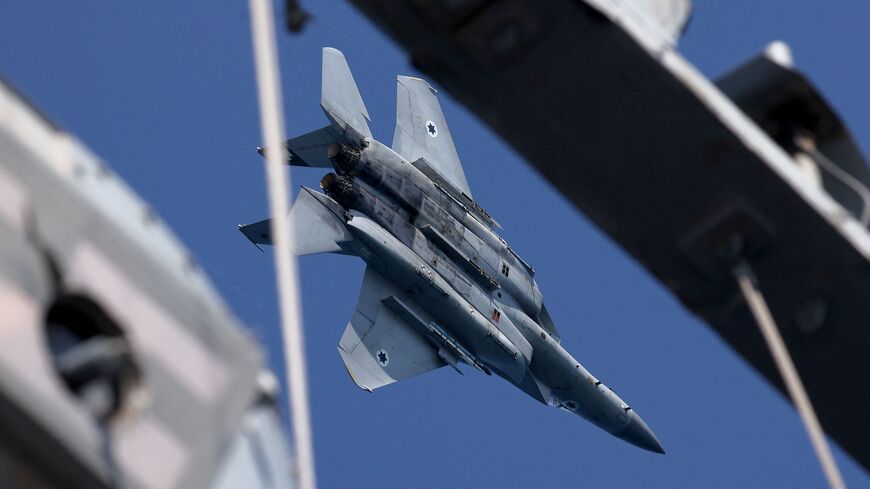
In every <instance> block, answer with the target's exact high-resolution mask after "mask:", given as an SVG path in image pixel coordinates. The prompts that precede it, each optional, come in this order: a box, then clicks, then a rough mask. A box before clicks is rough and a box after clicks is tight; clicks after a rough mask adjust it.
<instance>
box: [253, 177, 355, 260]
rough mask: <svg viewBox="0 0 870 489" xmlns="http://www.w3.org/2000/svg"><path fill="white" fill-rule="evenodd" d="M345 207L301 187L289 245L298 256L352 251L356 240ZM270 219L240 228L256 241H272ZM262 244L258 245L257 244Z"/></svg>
mask: <svg viewBox="0 0 870 489" xmlns="http://www.w3.org/2000/svg"><path fill="white" fill-rule="evenodd" d="M343 215H344V209H343V208H342V207H341V206H340V205H339V204H338V203H337V202H335V201H334V200H332V199H330V198H329V197H328V196H326V195H323V194H321V193H319V192H315V191H314V190H312V189H309V188H306V187H302V191H301V192H299V197H298V198H297V199H296V202H295V203H294V204H293V208H292V209H290V219H292V220H293V233H294V235H293V236H292V237H291V239H290V245H291V247H292V248H293V252H294V253H295V254H297V255H299V256H304V255H313V254H317V253H339V254H353V252H352V248H351V247H350V246H349V245H350V244H351V242H352V241H353V240H354V238H353V236H352V235H351V234H350V231H348V229H347V227H346V226H345V222H344V220H343V217H342V216H343ZM271 221H272V220H271V219H264V220H262V221H258V222H255V223H252V224H246V225H240V226H239V231H241V232H242V234H244V235H245V237H247V238H248V239H249V240H251V242H252V243H254V244H255V245H261V244H265V245H272V244H273V243H272V229H271V228H272V223H271ZM258 247H259V246H258Z"/></svg>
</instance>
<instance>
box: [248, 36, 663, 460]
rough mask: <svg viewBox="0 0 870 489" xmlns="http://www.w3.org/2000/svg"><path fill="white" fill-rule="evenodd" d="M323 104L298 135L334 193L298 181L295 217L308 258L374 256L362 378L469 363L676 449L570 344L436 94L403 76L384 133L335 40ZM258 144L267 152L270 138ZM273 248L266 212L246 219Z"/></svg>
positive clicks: (326, 65) (359, 357)
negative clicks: (389, 137) (471, 177)
mask: <svg viewBox="0 0 870 489" xmlns="http://www.w3.org/2000/svg"><path fill="white" fill-rule="evenodd" d="M322 77H323V78H322V93H321V101H320V105H321V107H322V108H323V110H324V112H325V113H326V116H327V118H328V119H329V125H327V126H325V127H323V128H321V129H318V130H316V131H313V132H310V133H307V134H304V135H302V136H299V137H296V138H293V139H290V140H288V141H287V142H286V149H287V152H286V157H287V162H288V164H290V165H293V166H305V167H316V168H329V169H331V170H332V171H331V172H330V173H327V174H326V176H324V177H323V179H322V180H321V182H320V187H321V189H322V190H323V192H318V191H316V190H314V189H311V188H305V187H303V189H302V190H301V191H300V193H299V196H298V197H297V199H296V202H295V203H294V205H293V207H292V209H291V211H290V215H291V218H292V220H293V223H294V224H293V229H294V236H291V240H290V241H291V243H292V245H293V247H294V251H295V253H296V254H298V255H300V256H301V255H310V254H316V253H339V254H345V255H354V256H358V257H360V258H362V259H363V260H364V261H365V262H366V265H367V267H366V271H365V275H364V278H363V283H362V289H361V291H360V294H359V298H358V300H357V305H356V310H355V312H354V314H353V317H352V318H351V320H350V323H349V324H348V325H347V329H345V331H344V334H343V335H342V337H341V340H340V341H339V345H338V351H339V354H340V355H341V358H342V360H343V361H344V365H345V367H346V368H347V371H348V373H349V374H350V376H351V378H352V379H353V381H354V382H355V383H356V385H357V386H359V387H360V388H362V389H364V390H366V391H369V392H371V391H374V390H376V389H378V388H380V387H383V386H385V385H388V384H392V383H394V382H397V381H400V380H402V379H407V378H409V377H412V376H415V375H418V374H422V373H424V372H428V371H430V370H434V369H436V368H439V367H443V366H445V365H449V366H451V367H453V368H454V369H456V370H457V371H459V372H460V373H462V372H461V371H460V368H459V364H460V363H465V364H468V365H470V366H472V367H474V368H476V369H477V370H480V371H481V372H483V373H485V374H487V375H492V374H496V375H498V376H499V377H502V378H504V379H505V380H507V381H508V382H510V383H512V384H514V385H515V386H517V387H518V388H520V389H521V390H522V391H523V392H525V393H526V394H528V395H529V396H531V397H533V398H534V399H536V400H538V401H540V402H541V403H544V404H548V405H551V406H556V407H558V408H560V409H563V410H565V411H568V412H571V413H574V414H577V415H579V416H581V417H583V418H585V419H587V420H588V421H590V422H592V423H593V424H595V425H596V426H598V427H600V428H601V429H603V430H605V431H607V432H608V433H611V434H613V435H615V436H617V437H619V438H621V439H623V440H625V441H628V442H629V443H632V444H634V445H637V446H639V447H641V448H644V449H646V450H650V451H653V452H657V453H664V450H663V449H662V446H661V444H660V443H659V441H658V439H657V438H656V436H655V435H654V434H653V432H652V431H651V430H650V429H649V427H648V426H647V425H646V423H644V421H643V420H642V419H641V417H640V416H639V415H638V414H637V413H636V412H635V411H634V410H633V409H631V407H629V405H628V404H626V403H625V402H624V401H623V400H622V399H620V397H619V396H617V395H616V394H615V393H614V392H613V391H612V390H611V389H610V388H608V387H607V386H606V385H604V384H603V383H602V382H601V381H599V380H598V379H597V378H596V377H594V376H593V375H592V374H591V373H589V371H587V370H586V369H585V368H584V367H583V365H581V364H580V362H578V361H577V360H576V359H575V358H574V357H572V356H571V355H570V354H569V353H568V352H567V351H565V349H564V348H563V347H562V346H561V344H560V335H559V332H558V331H557V329H556V327H555V326H554V325H553V321H552V319H551V318H550V315H549V313H548V312H547V308H546V307H545V306H544V304H543V300H542V296H541V291H540V289H539V288H538V285H537V283H536V282H535V279H534V273H535V271H534V269H533V268H532V267H531V266H530V265H529V264H528V263H526V262H525V261H524V260H523V259H522V258H520V256H519V255H518V254H517V253H516V252H515V251H514V250H513V249H512V248H511V247H510V246H508V244H507V243H506V242H505V240H503V239H502V238H501V237H499V235H498V234H497V233H496V230H497V229H498V228H499V227H500V226H499V225H498V223H497V222H496V221H495V220H494V219H493V218H492V216H490V215H489V214H488V213H487V212H486V211H485V210H484V209H483V208H482V207H481V206H480V205H478V203H477V202H475V201H474V200H473V199H472V197H471V191H470V190H469V187H468V182H467V180H466V178H465V174H464V172H463V169H462V164H461V163H460V161H459V157H458V155H457V153H456V148H455V147H454V145H453V139H452V138H451V136H450V129H449V128H448V127H447V122H446V121H445V119H444V115H443V113H442V111H441V106H440V104H439V103H438V99H437V97H436V91H435V89H433V88H432V87H431V86H430V85H429V84H428V83H427V82H425V81H424V80H421V79H419V78H414V77H408V76H399V77H398V85H397V109H396V129H395V134H394V135H393V143H392V145H391V146H387V145H385V144H384V143H382V142H380V141H378V140H376V139H374V138H373V137H372V133H371V131H370V129H369V126H368V122H370V121H371V119H370V117H369V114H368V111H367V110H366V107H365V104H364V103H363V100H362V98H361V96H360V93H359V90H358V88H357V86H356V83H355V82H354V80H353V76H352V75H351V72H350V68H349V67H348V65H347V61H346V60H345V58H344V55H343V54H342V53H341V52H340V51H338V50H336V49H333V48H324V49H323V68H322ZM260 152H261V153H262V152H263V150H262V148H260ZM239 228H240V230H241V232H242V233H243V234H244V235H245V236H246V237H248V239H250V240H251V241H252V242H254V244H257V245H259V244H267V245H268V244H271V243H272V239H271V234H270V233H271V231H270V229H271V226H270V222H269V220H268V219H266V220H263V221H259V222H256V223H252V224H249V225H242V226H239Z"/></svg>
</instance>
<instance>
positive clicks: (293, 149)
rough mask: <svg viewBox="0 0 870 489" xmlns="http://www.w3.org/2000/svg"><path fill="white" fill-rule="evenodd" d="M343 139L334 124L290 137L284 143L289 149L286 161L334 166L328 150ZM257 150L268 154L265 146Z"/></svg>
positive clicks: (317, 165)
mask: <svg viewBox="0 0 870 489" xmlns="http://www.w3.org/2000/svg"><path fill="white" fill-rule="evenodd" d="M341 140H342V139H341V136H340V135H339V134H338V133H337V132H336V131H335V128H333V127H332V126H326V127H321V128H320V129H318V130H316V131H311V132H309V133H306V134H303V135H301V136H296V137H295V138H292V139H288V140H287V142H285V143H284V147H285V149H286V150H287V151H286V154H285V161H284V162H285V163H287V164H288V165H291V166H307V167H315V168H332V161H331V160H330V159H329V158H328V157H327V156H326V150H327V148H329V146H331V145H332V144H334V143H337V142H340V141H341ZM257 152H258V153H260V154H261V155H263V156H266V155H265V150H264V148H257Z"/></svg>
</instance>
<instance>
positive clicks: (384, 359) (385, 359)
mask: <svg viewBox="0 0 870 489" xmlns="http://www.w3.org/2000/svg"><path fill="white" fill-rule="evenodd" d="M375 359H376V360H377V361H378V364H379V365H380V366H381V367H386V366H387V365H389V364H390V355H389V354H388V353H387V352H386V351H385V350H378V352H377V353H375Z"/></svg>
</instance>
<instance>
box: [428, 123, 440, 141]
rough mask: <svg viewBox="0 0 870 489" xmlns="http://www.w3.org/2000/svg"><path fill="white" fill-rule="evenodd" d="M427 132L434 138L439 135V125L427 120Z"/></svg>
mask: <svg viewBox="0 0 870 489" xmlns="http://www.w3.org/2000/svg"><path fill="white" fill-rule="evenodd" d="M426 134H428V135H429V137H432V138H435V137H438V126H437V125H435V123H434V122H432V121H426Z"/></svg>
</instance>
